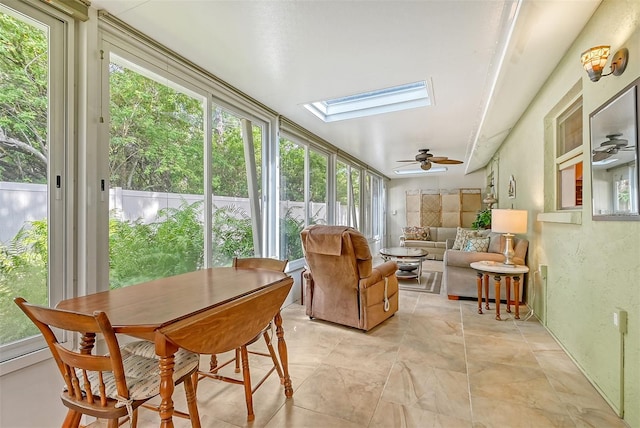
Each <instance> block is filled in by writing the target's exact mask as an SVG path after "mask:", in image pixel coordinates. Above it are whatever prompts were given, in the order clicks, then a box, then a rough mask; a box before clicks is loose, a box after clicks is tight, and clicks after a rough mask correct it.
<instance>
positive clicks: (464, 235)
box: [451, 227, 476, 250]
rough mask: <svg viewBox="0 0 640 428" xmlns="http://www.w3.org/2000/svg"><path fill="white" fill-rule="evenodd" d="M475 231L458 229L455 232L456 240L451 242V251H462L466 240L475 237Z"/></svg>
mask: <svg viewBox="0 0 640 428" xmlns="http://www.w3.org/2000/svg"><path fill="white" fill-rule="evenodd" d="M475 236H476V231H475V230H471V229H463V228H461V227H458V229H457V230H456V239H455V241H453V247H451V249H452V250H462V248H463V247H464V244H465V242H466V241H467V239H469V238H472V237H475Z"/></svg>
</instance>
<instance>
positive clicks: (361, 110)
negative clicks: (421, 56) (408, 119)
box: [304, 80, 432, 122]
mask: <svg viewBox="0 0 640 428" xmlns="http://www.w3.org/2000/svg"><path fill="white" fill-rule="evenodd" d="M429 105H432V98H431V96H430V91H429V85H427V82H426V81H425V80H423V81H420V82H414V83H407V84H405V85H400V86H394V87H391V88H385V89H378V90H375V91H369V92H363V93H360V94H354V95H348V96H346V97H340V98H333V99H330V100H325V101H316V102H313V103H309V104H305V105H304V106H305V108H306V109H307V110H309V111H310V112H311V113H313V114H314V115H316V116H317V117H318V118H320V119H321V120H323V121H324V122H335V121H338V120H346V119H353V118H356V117H364V116H372V115H374V114H381V113H389V112H392V111H400V110H407V109H410V108H417V107H425V106H429Z"/></svg>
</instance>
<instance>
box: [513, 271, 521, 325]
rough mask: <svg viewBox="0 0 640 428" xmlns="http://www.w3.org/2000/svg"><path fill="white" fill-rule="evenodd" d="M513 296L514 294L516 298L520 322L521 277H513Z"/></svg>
mask: <svg viewBox="0 0 640 428" xmlns="http://www.w3.org/2000/svg"><path fill="white" fill-rule="evenodd" d="M513 287H514V288H513V294H514V298H515V299H516V303H515V305H516V319H517V320H519V319H520V277H519V276H514V277H513Z"/></svg>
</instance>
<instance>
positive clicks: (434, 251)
mask: <svg viewBox="0 0 640 428" xmlns="http://www.w3.org/2000/svg"><path fill="white" fill-rule="evenodd" d="M455 237H456V228H455V227H420V226H409V227H404V228H402V236H400V246H401V247H419V248H424V249H426V250H427V251H428V252H429V255H428V256H427V258H429V259H434V260H442V259H443V256H444V252H445V250H446V249H447V240H451V242H453V240H454V239H455Z"/></svg>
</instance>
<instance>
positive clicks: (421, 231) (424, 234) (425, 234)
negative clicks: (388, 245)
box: [402, 226, 430, 241]
mask: <svg viewBox="0 0 640 428" xmlns="http://www.w3.org/2000/svg"><path fill="white" fill-rule="evenodd" d="M429 232H430V230H429V228H428V227H420V226H408V227H403V228H402V235H403V236H404V239H410V240H417V241H428V240H429V239H430V236H429V235H430V233H429Z"/></svg>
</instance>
